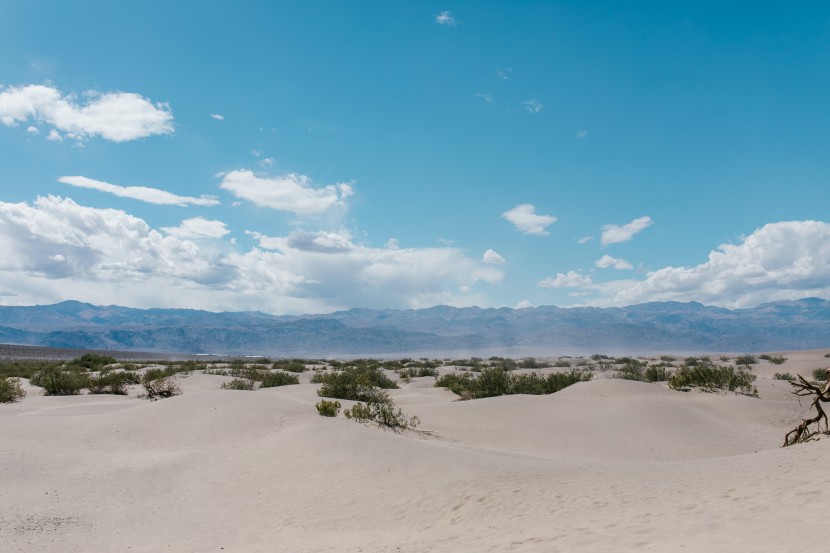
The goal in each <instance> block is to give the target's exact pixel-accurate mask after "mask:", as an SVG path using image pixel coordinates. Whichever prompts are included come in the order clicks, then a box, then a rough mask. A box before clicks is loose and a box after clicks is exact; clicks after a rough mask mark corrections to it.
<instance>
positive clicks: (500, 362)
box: [490, 357, 519, 371]
mask: <svg viewBox="0 0 830 553" xmlns="http://www.w3.org/2000/svg"><path fill="white" fill-rule="evenodd" d="M490 368H493V369H501V370H503V371H515V370H516V369H518V368H519V364H518V363H517V362H516V361H515V360H513V359H508V358H506V357H491V358H490Z"/></svg>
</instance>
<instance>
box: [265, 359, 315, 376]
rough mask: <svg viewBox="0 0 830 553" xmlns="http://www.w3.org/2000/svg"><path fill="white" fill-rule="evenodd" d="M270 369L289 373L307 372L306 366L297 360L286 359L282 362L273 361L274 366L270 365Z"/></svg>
mask: <svg viewBox="0 0 830 553" xmlns="http://www.w3.org/2000/svg"><path fill="white" fill-rule="evenodd" d="M271 368H272V369H280V370H283V371H287V372H290V373H302V372H305V371H307V370H308V367H306V364H305V363H303V362H302V361H300V360H299V359H291V360H287V359H286V360H283V361H274V364H273V365H271Z"/></svg>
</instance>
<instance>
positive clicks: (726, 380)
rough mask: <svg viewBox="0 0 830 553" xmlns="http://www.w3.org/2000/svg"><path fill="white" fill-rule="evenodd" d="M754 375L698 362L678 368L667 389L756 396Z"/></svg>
mask: <svg viewBox="0 0 830 553" xmlns="http://www.w3.org/2000/svg"><path fill="white" fill-rule="evenodd" d="M754 381H755V375H754V374H751V373H749V372H747V371H745V370H743V369H740V368H739V369H737V370H736V369H735V367H733V366H732V365H728V366H719V365H715V364H713V363H711V362H700V361H698V362H697V363H696V364H695V365H684V366H682V367H679V368H678V369H677V370H676V371H675V372H674V374H673V375H671V377H670V378H669V387H670V388H674V389H676V390H685V389H689V388H692V387H697V388H702V389H704V390H715V389H720V390H729V391H731V392H734V391H737V392H739V393H742V394H744V395H751V396H757V395H758V390H757V389H756V388H755V386H753V384H752V383H753V382H754Z"/></svg>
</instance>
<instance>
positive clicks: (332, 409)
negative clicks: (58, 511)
mask: <svg viewBox="0 0 830 553" xmlns="http://www.w3.org/2000/svg"><path fill="white" fill-rule="evenodd" d="M314 406H315V407H316V408H317V413H319V414H320V416H321V417H336V416H337V414H338V413H339V412H340V402H339V401H329V400H327V399H321V400H320V401H318V402H317V403H316V404H315V405H314Z"/></svg>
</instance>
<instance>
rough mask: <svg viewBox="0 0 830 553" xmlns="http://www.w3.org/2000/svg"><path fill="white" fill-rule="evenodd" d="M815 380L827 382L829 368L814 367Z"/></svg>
mask: <svg viewBox="0 0 830 553" xmlns="http://www.w3.org/2000/svg"><path fill="white" fill-rule="evenodd" d="M813 380H818V381H821V382H825V381H826V380H827V369H813Z"/></svg>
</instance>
